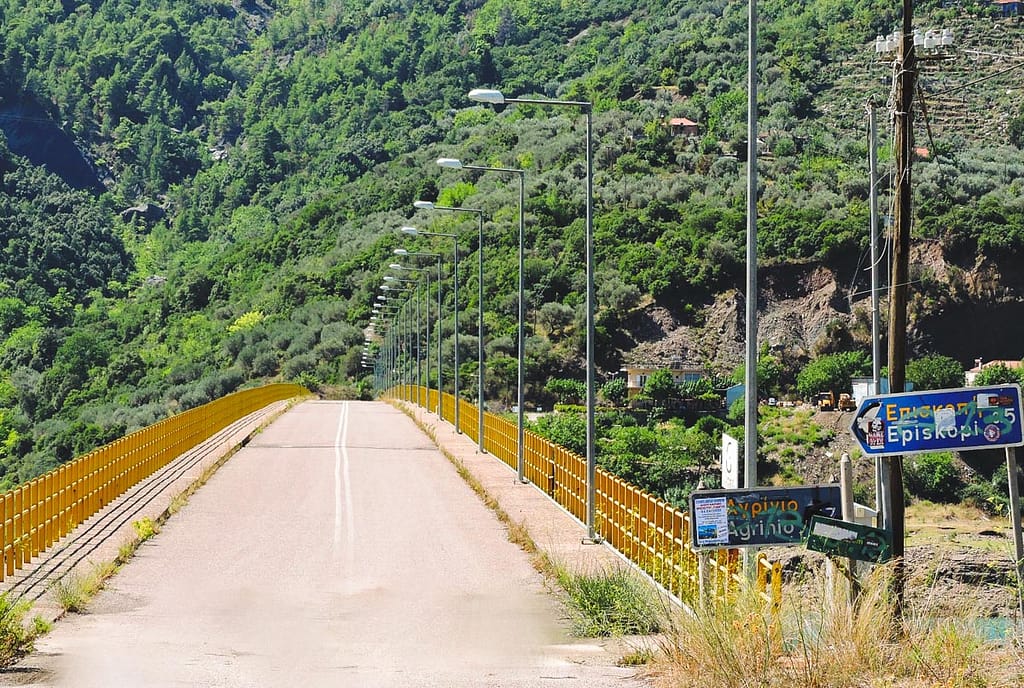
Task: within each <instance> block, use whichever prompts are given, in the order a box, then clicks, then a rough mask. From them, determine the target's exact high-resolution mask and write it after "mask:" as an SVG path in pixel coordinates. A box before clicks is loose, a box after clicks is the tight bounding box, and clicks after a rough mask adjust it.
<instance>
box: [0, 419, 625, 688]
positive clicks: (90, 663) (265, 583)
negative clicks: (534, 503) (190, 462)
mask: <svg viewBox="0 0 1024 688" xmlns="http://www.w3.org/2000/svg"><path fill="white" fill-rule="evenodd" d="M563 617H564V611H563V610H562V609H561V608H560V607H559V605H558V603H557V602H556V601H555V599H554V598H553V597H552V596H550V595H549V594H548V593H547V592H546V591H545V588H544V582H543V580H542V578H541V577H540V575H539V574H538V573H537V572H536V571H534V569H533V568H532V567H531V566H530V564H529V561H528V559H527V556H526V555H525V554H524V553H523V552H522V551H521V550H520V549H519V548H518V547H516V546H515V545H513V544H511V543H509V542H508V540H507V538H506V535H505V531H504V528H503V527H502V526H501V525H500V524H499V523H498V521H497V520H496V519H495V517H494V516H493V514H492V513H491V512H490V511H489V510H488V509H487V508H486V507H484V505H483V504H482V503H481V502H480V500H479V498H478V497H477V496H476V495H475V494H474V493H473V492H472V491H471V490H470V489H469V487H467V486H466V484H465V483H464V482H463V481H462V479H461V478H459V477H458V475H457V474H456V473H455V470H454V468H453V467H452V466H451V464H450V463H449V462H448V461H447V459H445V458H444V457H443V456H442V455H441V454H440V453H439V452H438V451H437V449H436V447H435V446H434V445H433V443H432V442H431V441H430V440H429V438H427V437H426V436H425V435H424V434H423V433H422V432H421V431H420V430H419V429H417V428H416V426H415V425H414V424H413V423H412V422H411V421H410V420H409V419H408V418H407V417H406V416H404V415H403V414H401V413H400V412H399V411H397V410H395V409H393V408H392V407H390V406H388V405H386V404H382V403H371V402H316V401H314V402H306V403H303V404H301V405H299V406H297V407H295V408H294V409H292V410H291V411H289V412H288V413H286V414H285V415H284V416H282V417H281V418H280V419H278V420H277V421H276V422H275V423H273V424H272V425H271V426H270V427H268V428H267V429H266V430H264V431H263V432H262V433H261V434H259V435H257V436H256V437H255V438H253V440H252V441H251V442H250V443H249V444H248V446H247V447H245V448H244V449H243V450H241V451H240V452H239V453H238V454H236V455H235V456H234V457H233V458H231V460H230V461H228V462H227V464H226V465H225V466H224V467H223V468H221V469H220V470H219V471H218V472H217V474H216V475H215V476H214V477H213V478H212V479H211V480H210V482H209V483H207V484H206V485H205V486H204V487H203V488H202V489H200V490H199V491H198V492H197V493H196V494H195V495H193V497H192V498H191V500H190V502H189V504H188V505H187V506H186V507H185V508H184V509H183V510H182V511H180V512H179V513H178V514H176V515H175V516H173V517H172V518H171V519H170V521H168V523H167V524H166V525H165V527H164V529H163V530H162V531H161V532H160V533H159V534H158V535H157V536H156V537H155V538H154V539H152V540H150V541H148V542H146V543H145V544H143V546H142V547H141V548H140V549H139V551H138V553H137V554H136V556H135V558H134V559H133V560H132V561H131V562H130V563H129V564H128V565H127V566H125V567H124V568H123V569H122V571H121V572H120V573H118V574H117V575H116V576H115V577H114V578H113V579H111V581H110V583H109V584H108V587H107V589H106V590H105V591H103V592H101V593H100V594H99V595H98V596H97V597H96V598H95V600H94V601H93V603H92V604H91V606H90V608H89V611H88V613H86V614H83V615H72V616H69V617H68V618H65V619H63V620H61V621H60V622H59V623H58V624H57V625H56V627H55V629H54V630H53V631H52V632H51V633H50V634H48V635H47V636H46V637H44V638H43V639H42V640H41V641H40V642H39V643H38V645H37V652H36V653H35V654H33V655H31V656H30V657H28V658H26V660H25V661H23V662H22V663H21V664H20V665H19V666H18V667H16V668H15V669H14V670H13V671H11V672H6V673H4V674H3V675H2V676H0V682H2V683H3V684H5V685H38V686H74V687H75V688H90V687H93V686H103V687H104V688H107V687H114V686H116V687H121V686H190V687H193V686H195V687H198V686H218V687H236V686H237V687H241V686H332V687H338V686H352V687H359V688H374V687H381V688H383V687H388V688H392V687H394V688H401V687H406V686H408V687H410V688H412V687H416V688H430V687H433V686H437V687H449V686H451V687H457V686H501V687H510V688H528V687H533V686H560V687H563V686H564V687H573V688H575V687H583V686H587V687H588V688H602V687H604V686H609V687H610V686H616V687H627V688H632V687H634V686H641V685H645V684H644V683H642V682H641V681H640V680H638V679H635V678H632V674H633V670H631V669H622V668H618V667H616V666H614V661H615V660H616V659H617V657H616V656H614V655H613V654H610V653H608V652H602V651H600V648H599V646H596V644H594V643H593V642H588V641H578V640H573V639H571V638H570V637H569V634H568V630H567V625H566V622H565V621H564V618H563Z"/></svg>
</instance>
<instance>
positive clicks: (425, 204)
mask: <svg viewBox="0 0 1024 688" xmlns="http://www.w3.org/2000/svg"><path fill="white" fill-rule="evenodd" d="M412 207H413V208H419V209H420V210H433V209H434V202H433V201H413V203H412Z"/></svg>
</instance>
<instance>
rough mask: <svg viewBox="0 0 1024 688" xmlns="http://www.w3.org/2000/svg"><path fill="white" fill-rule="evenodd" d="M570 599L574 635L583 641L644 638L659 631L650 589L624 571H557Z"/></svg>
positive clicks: (623, 569) (656, 613)
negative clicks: (626, 637) (632, 637)
mask: <svg viewBox="0 0 1024 688" xmlns="http://www.w3.org/2000/svg"><path fill="white" fill-rule="evenodd" d="M557 578H558V582H559V584H560V585H561V586H562V588H564V589H565V591H566V593H567V594H568V596H569V602H570V608H571V610H572V626H573V633H574V634H575V635H577V636H581V637H585V638H604V637H609V636H611V637H619V636H623V635H647V634H651V633H657V632H658V631H659V630H660V624H659V622H658V619H659V614H658V602H657V600H656V598H655V596H654V593H653V589H652V588H651V587H650V586H649V585H648V584H647V583H645V582H644V581H642V580H641V579H639V578H637V576H636V575H635V574H634V573H633V572H632V571H630V570H628V569H626V568H619V569H615V570H613V571H605V572H601V573H597V574H589V573H572V572H570V571H568V570H566V569H564V568H560V569H559V570H558V571H557Z"/></svg>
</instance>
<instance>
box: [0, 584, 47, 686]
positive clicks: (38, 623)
mask: <svg viewBox="0 0 1024 688" xmlns="http://www.w3.org/2000/svg"><path fill="white" fill-rule="evenodd" d="M31 609H32V605H31V603H30V602H28V601H27V600H12V599H11V597H10V595H8V594H7V593H6V592H5V593H0V668H3V667H8V666H10V665H12V664H14V663H15V662H17V661H18V660H19V659H21V658H22V657H24V656H25V655H27V654H29V653H30V652H32V650H33V649H34V648H35V641H36V639H37V638H38V637H39V636H41V635H43V634H44V633H47V632H48V631H49V630H50V624H49V623H48V622H47V621H46V620H45V619H43V618H42V617H40V616H35V617H33V618H32V620H31V621H29V620H27V618H26V617H27V616H28V614H29V612H30V611H31Z"/></svg>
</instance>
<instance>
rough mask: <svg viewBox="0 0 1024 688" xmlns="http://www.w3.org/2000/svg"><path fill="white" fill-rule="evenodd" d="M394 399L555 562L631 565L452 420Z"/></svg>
mask: <svg viewBox="0 0 1024 688" xmlns="http://www.w3.org/2000/svg"><path fill="white" fill-rule="evenodd" d="M395 404H396V405H397V406H398V407H399V408H400V409H402V410H403V411H404V412H405V413H407V414H408V415H409V416H410V417H411V418H412V419H413V420H414V421H416V423H418V424H419V425H420V427H422V428H424V429H425V430H427V431H428V432H429V433H430V434H432V435H433V439H434V441H435V443H436V444H437V445H438V446H439V447H440V448H441V449H443V450H444V451H445V452H447V453H448V454H449V455H450V456H452V457H453V458H454V459H456V460H457V461H459V462H460V463H461V464H462V465H463V466H465V468H466V470H467V471H468V472H469V473H470V475H472V476H473V477H474V478H475V479H476V480H477V481H478V482H479V483H480V484H481V486H482V487H483V489H484V491H485V492H486V493H487V495H488V496H489V497H491V498H493V499H494V500H495V501H496V502H497V504H498V506H499V507H500V508H501V509H502V510H503V511H504V512H505V513H506V514H508V516H509V519H510V520H511V522H512V523H515V524H519V525H521V526H522V527H523V528H525V530H526V531H527V533H528V534H529V536H530V538H531V539H532V540H533V542H534V544H536V545H537V548H538V549H539V550H540V551H542V552H543V553H545V554H547V555H548V557H549V558H550V559H551V561H552V563H554V564H555V565H557V566H561V567H564V568H566V569H567V570H569V571H571V572H573V573H597V572H601V571H609V570H614V569H617V568H620V567H625V566H628V564H627V563H626V562H625V560H624V559H622V558H621V557H620V556H619V555H618V554H617V553H616V552H615V550H613V549H612V548H611V547H610V546H609V545H608V544H606V543H601V544H593V543H589V542H588V541H586V537H587V528H586V526H585V525H584V524H583V523H581V522H580V521H578V520H576V519H575V518H574V517H573V516H572V515H570V514H569V512H567V511H566V510H564V509H563V508H562V507H561V506H559V505H558V504H557V503H556V502H555V501H554V500H552V499H551V498H550V497H548V496H547V495H546V494H545V493H544V492H542V491H541V490H540V489H538V488H537V487H536V486H534V485H530V484H522V483H520V482H519V481H518V480H517V479H516V478H517V476H516V473H515V471H513V470H512V469H511V468H509V467H508V466H507V465H506V464H505V463H504V462H503V461H501V460H499V459H498V458H496V457H494V456H493V455H491V454H489V453H481V452H480V449H479V447H478V446H477V443H476V441H474V440H473V439H472V438H470V437H468V436H467V435H464V434H462V433H456V432H455V428H454V426H453V425H452V424H451V423H449V422H448V421H446V420H443V419H440V418H438V416H437V414H436V413H432V412H428V411H426V410H425V409H423V408H421V407H419V406H416V405H414V404H409V403H405V402H401V401H396V402H395Z"/></svg>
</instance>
